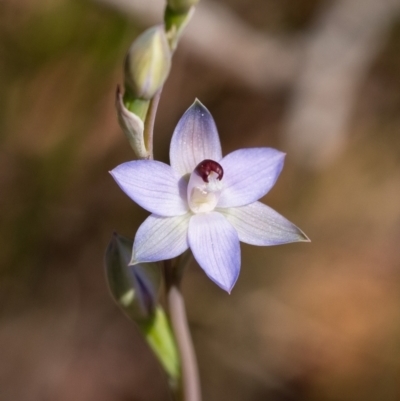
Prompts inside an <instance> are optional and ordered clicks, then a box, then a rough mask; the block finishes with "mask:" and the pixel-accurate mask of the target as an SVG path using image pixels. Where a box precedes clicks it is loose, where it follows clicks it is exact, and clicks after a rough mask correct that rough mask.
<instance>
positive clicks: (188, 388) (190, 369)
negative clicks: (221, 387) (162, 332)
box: [164, 261, 201, 401]
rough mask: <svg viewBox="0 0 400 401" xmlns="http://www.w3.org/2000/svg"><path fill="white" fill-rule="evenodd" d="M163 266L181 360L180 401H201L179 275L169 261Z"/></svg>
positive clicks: (172, 322)
mask: <svg viewBox="0 0 400 401" xmlns="http://www.w3.org/2000/svg"><path fill="white" fill-rule="evenodd" d="M164 266H165V276H166V285H167V303H168V308H169V314H170V319H171V325H172V329H173V331H174V334H175V341H176V343H177V346H178V350H179V354H180V359H181V368H182V379H181V384H182V392H181V396H182V400H183V401H201V388H200V377H199V371H198V367H197V360H196V353H195V351H194V347H193V342H192V338H191V336H190V330H189V324H188V321H187V316H186V308H185V301H184V299H183V296H182V293H181V291H180V288H179V284H180V277H179V276H180V275H179V274H177V272H176V270H175V269H174V268H173V267H172V266H171V261H165V262H164Z"/></svg>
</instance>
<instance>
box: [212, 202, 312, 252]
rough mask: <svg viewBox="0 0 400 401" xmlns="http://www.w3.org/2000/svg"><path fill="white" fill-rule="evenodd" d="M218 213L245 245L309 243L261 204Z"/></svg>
mask: <svg viewBox="0 0 400 401" xmlns="http://www.w3.org/2000/svg"><path fill="white" fill-rule="evenodd" d="M219 212H220V213H222V214H223V215H224V216H225V217H226V218H227V220H228V221H229V222H230V223H231V224H232V225H233V226H234V227H235V229H236V230H237V232H238V234H239V240H240V241H242V242H246V243H247V244H251V245H263V246H265V245H279V244H286V243H288V242H297V241H303V242H309V241H310V240H309V239H308V237H307V236H306V235H305V234H304V233H303V232H302V231H301V230H300V229H299V228H298V227H296V226H295V225H294V224H292V223H291V222H290V221H289V220H287V219H285V218H284V217H283V216H281V215H280V214H279V213H278V212H276V211H275V210H274V209H271V208H270V207H269V206H267V205H264V204H263V203H261V202H255V203H251V204H250V205H246V206H242V207H235V208H230V209H220V210H219Z"/></svg>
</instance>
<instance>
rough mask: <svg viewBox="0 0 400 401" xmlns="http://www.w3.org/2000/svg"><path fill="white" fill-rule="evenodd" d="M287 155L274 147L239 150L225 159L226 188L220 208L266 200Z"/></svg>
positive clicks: (223, 191)
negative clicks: (261, 199) (265, 196)
mask: <svg viewBox="0 0 400 401" xmlns="http://www.w3.org/2000/svg"><path fill="white" fill-rule="evenodd" d="M284 158H285V154H284V153H282V152H279V151H278V150H275V149H272V148H249V149H239V150H236V151H235V152H232V153H229V155H227V156H225V157H224V158H223V159H222V160H221V161H220V164H221V166H222V168H223V169H224V177H223V179H222V182H223V185H224V189H223V190H222V193H221V197H220V198H219V202H218V207H223V208H225V207H235V206H244V205H248V204H249V203H253V202H255V201H257V200H258V199H260V198H262V197H263V196H264V195H265V194H266V193H267V192H268V191H269V190H270V189H271V188H272V187H273V186H274V184H275V182H276V180H277V179H278V176H279V174H280V172H281V170H282V168H283V162H284Z"/></svg>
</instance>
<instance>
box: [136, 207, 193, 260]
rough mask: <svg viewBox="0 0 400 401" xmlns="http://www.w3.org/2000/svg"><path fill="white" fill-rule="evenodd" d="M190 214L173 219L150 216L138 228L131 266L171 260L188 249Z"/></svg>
mask: <svg viewBox="0 0 400 401" xmlns="http://www.w3.org/2000/svg"><path fill="white" fill-rule="evenodd" d="M190 216H191V215H190V214H189V213H187V214H185V215H183V216H175V217H160V216H156V215H154V214H152V215H150V216H149V217H148V218H147V219H146V220H145V221H144V222H143V223H142V225H141V226H140V227H139V230H138V231H137V233H136V236H135V241H134V243H133V252H132V261H131V264H136V263H140V262H157V261H159V260H166V259H172V258H175V257H177V256H179V255H180V254H182V253H183V252H185V251H186V249H188V247H189V245H188V238H187V233H188V227H189V220H190Z"/></svg>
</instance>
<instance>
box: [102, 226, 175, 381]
mask: <svg viewBox="0 0 400 401" xmlns="http://www.w3.org/2000/svg"><path fill="white" fill-rule="evenodd" d="M132 242H133V241H132V240H130V239H128V238H125V237H122V236H120V235H118V234H116V233H114V234H113V236H112V238H111V241H110V243H109V245H108V247H107V251H106V256H105V265H106V276H107V281H108V286H109V288H110V291H111V294H112V297H113V298H114V300H115V302H116V303H117V304H118V306H119V307H120V308H121V309H122V310H123V311H124V312H125V313H126V315H127V316H128V317H129V318H130V319H131V320H133V321H134V322H136V323H137V325H138V328H139V330H140V331H141V333H142V335H143V336H144V338H145V340H146V341H147V343H148V345H149V346H150V348H151V349H152V351H153V352H154V354H155V355H156V357H157V358H158V360H159V362H160V364H161V365H162V367H163V368H164V370H165V371H166V373H167V374H168V377H169V380H170V385H171V386H172V387H176V386H177V384H178V383H179V378H180V363H179V354H178V350H177V347H176V344H175V339H174V336H173V334H172V331H171V327H170V325H169V321H168V318H167V316H166V313H165V311H164V310H163V308H162V307H161V306H160V305H159V303H158V292H159V288H160V285H161V269H160V266H157V265H156V264H155V263H140V264H137V265H134V266H129V261H130V259H131V254H132Z"/></svg>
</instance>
